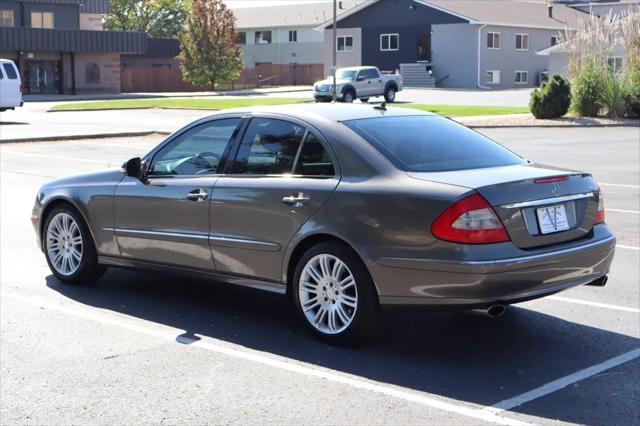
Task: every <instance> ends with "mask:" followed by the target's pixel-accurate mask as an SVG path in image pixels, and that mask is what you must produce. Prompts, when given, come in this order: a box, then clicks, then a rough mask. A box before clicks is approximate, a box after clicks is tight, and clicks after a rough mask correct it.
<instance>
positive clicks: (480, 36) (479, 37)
mask: <svg viewBox="0 0 640 426" xmlns="http://www.w3.org/2000/svg"><path fill="white" fill-rule="evenodd" d="M486 26H487V24H482V25H480V26H479V27H478V88H480V89H487V90H491V87H487V86H483V85H482V84H481V83H480V75H481V74H480V51H481V50H482V29H483V28H486Z"/></svg>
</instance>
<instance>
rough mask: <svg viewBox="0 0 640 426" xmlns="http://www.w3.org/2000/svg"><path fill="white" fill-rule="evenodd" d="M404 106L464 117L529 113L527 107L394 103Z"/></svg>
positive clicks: (448, 115)
mask: <svg viewBox="0 0 640 426" xmlns="http://www.w3.org/2000/svg"><path fill="white" fill-rule="evenodd" d="M394 105H395V106H399V107H402V108H415V109H420V110H422V111H429V112H434V113H436V114H440V115H444V116H447V117H462V116H473V115H503V114H529V113H530V111H529V108H527V107H509V106H482V105H424V104H394Z"/></svg>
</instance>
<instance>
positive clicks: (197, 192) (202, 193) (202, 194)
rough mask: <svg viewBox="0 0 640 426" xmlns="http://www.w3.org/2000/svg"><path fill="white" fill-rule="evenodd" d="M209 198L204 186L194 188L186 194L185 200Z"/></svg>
mask: <svg viewBox="0 0 640 426" xmlns="http://www.w3.org/2000/svg"><path fill="white" fill-rule="evenodd" d="M207 198H209V191H207V190H206V189H204V188H198V189H194V190H193V191H191V192H189V193H188V194H187V200H189V201H204V200H206V199H207Z"/></svg>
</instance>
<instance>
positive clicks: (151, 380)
mask: <svg viewBox="0 0 640 426" xmlns="http://www.w3.org/2000/svg"><path fill="white" fill-rule="evenodd" d="M483 132H484V133H486V134H487V135H489V136H490V137H492V138H493V139H495V140H497V141H499V142H501V143H503V144H504V145H506V146H507V147H509V148H511V149H513V150H515V151H516V152H519V153H521V154H523V155H524V156H526V157H527V158H529V159H532V160H535V161H538V162H542V163H546V164H552V165H556V166H564V167H568V168H573V169H581V170H586V171H590V172H592V173H593V174H594V176H595V177H596V179H597V180H598V182H600V185H601V188H602V190H603V191H604V194H605V197H606V206H607V223H608V224H609V226H611V228H612V229H613V230H614V232H615V233H616V234H617V236H618V247H617V250H616V257H615V260H614V264H613V266H612V271H611V273H610V275H609V277H610V280H609V283H608V284H607V286H606V287H604V288H594V287H580V288H575V289H572V290H569V291H567V292H564V293H560V294H558V295H556V296H552V297H548V298H544V299H540V300H536V301H531V302H527V303H523V304H520V305H517V306H512V307H511V308H510V309H509V311H508V312H507V314H505V315H504V316H503V317H500V318H497V319H491V318H486V317H481V316H477V315H472V314H468V313H430V312H424V311H410V312H392V313H388V314H387V315H386V317H385V325H384V327H385V330H384V333H383V334H382V336H381V337H380V339H379V340H377V341H375V342H372V343H370V344H368V345H366V346H363V347H332V346H328V345H326V344H323V343H320V342H318V341H317V340H315V339H314V338H313V337H312V336H310V335H309V334H308V333H307V332H306V330H305V329H304V327H303V324H301V323H300V321H299V320H298V318H297V317H296V316H295V315H294V311H293V309H292V308H291V307H290V306H289V304H288V303H287V301H286V300H284V299H283V298H282V297H281V296H277V295H272V294H267V293H261V292H259V291H255V290H249V289H244V288H236V287H230V286H225V285H221V284H216V283H209V282H203V281H199V280H193V279H190V278H184V277H180V276H173V275H169V274H158V273H152V272H144V271H130V270H123V269H111V270H109V271H108V272H107V274H105V275H104V276H103V277H102V278H101V279H100V280H99V281H98V282H97V283H96V284H95V285H94V286H91V287H70V286H65V285H62V284H61V283H60V282H58V281H57V280H56V279H55V278H53V276H52V275H51V273H50V272H49V270H48V268H47V265H46V262H45V259H44V256H43V254H42V253H41V252H39V250H38V248H37V247H36V244H35V242H34V234H33V230H32V229H31V224H30V221H29V216H30V213H31V207H32V204H33V200H34V197H35V194H36V192H37V189H38V187H39V186H40V185H41V184H43V183H44V182H46V181H48V180H51V179H53V178H56V177H59V176H64V175H70V174H76V173H81V172H85V171H91V170H96V169H101V168H104V167H106V166H109V165H111V166H114V165H119V164H120V163H121V162H122V161H124V160H126V159H127V158H130V157H132V156H135V155H138V154H142V153H144V152H145V151H146V150H148V149H149V148H150V147H152V146H153V145H155V144H156V143H157V142H158V141H159V139H158V138H157V137H146V138H127V139H103V140H84V141H66V142H46V143H21V144H3V145H2V146H0V237H1V238H0V240H1V244H0V327H1V328H0V330H1V336H0V377H1V378H2V380H0V422H1V423H2V424H16V423H19V424H68V423H94V424H95V423H101V424H106V423H111V424H125V423H126V424H128V423H192V424H201V423H248V424H263V423H266V422H270V423H287V424H289V423H299V424H317V423H326V424H346V423H352V424H427V423H429V424H448V425H458V424H485V423H498V424H522V423H535V424H548V423H552V422H556V421H557V422H559V423H585V424H603V425H614V424H616V425H617V424H638V423H639V422H640V404H638V401H639V400H640V362H639V359H640V358H639V357H640V339H639V338H640V282H639V281H640V250H639V247H640V235H639V234H640V215H639V213H638V211H640V164H639V162H638V158H640V150H639V147H640V132H639V130H638V129H633V128H609V129H607V128H597V129H595V128H594V129H579V128H578V129H575V128H572V129H487V130H483ZM212 284H213V285H212Z"/></svg>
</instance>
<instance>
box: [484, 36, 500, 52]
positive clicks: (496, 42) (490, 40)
mask: <svg viewBox="0 0 640 426" xmlns="http://www.w3.org/2000/svg"><path fill="white" fill-rule="evenodd" d="M487 48H488V49H500V33H487Z"/></svg>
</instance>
